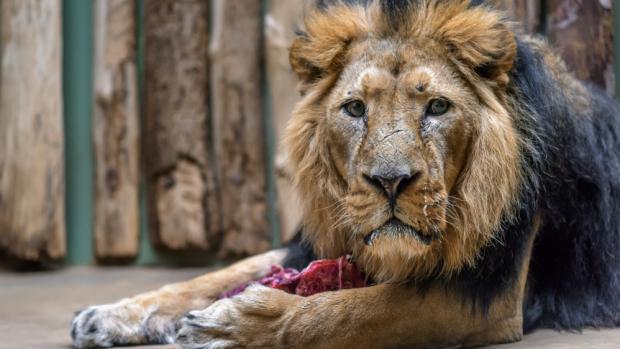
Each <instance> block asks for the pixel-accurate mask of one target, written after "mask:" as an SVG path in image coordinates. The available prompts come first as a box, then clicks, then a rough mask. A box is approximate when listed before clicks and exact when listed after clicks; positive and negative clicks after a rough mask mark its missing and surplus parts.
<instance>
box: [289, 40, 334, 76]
mask: <svg viewBox="0 0 620 349" xmlns="http://www.w3.org/2000/svg"><path fill="white" fill-rule="evenodd" d="M312 46H313V45H312V44H311V43H310V39H309V38H308V37H307V36H306V34H305V33H301V34H299V35H298V36H297V38H296V39H295V40H294V41H293V44H292V46H291V51H290V54H289V60H290V63H291V68H292V69H293V72H295V74H297V77H298V78H299V80H300V81H301V82H302V83H311V82H312V81H316V80H318V79H320V78H321V76H322V75H323V74H324V73H325V70H326V69H327V66H326V64H325V62H322V61H321V60H320V59H317V58H319V57H317V55H316V54H315V53H314V52H312Z"/></svg>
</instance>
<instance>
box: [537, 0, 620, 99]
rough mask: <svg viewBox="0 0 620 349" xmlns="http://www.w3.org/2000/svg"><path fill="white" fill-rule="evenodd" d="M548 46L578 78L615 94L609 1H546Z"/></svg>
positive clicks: (611, 16)
mask: <svg viewBox="0 0 620 349" xmlns="http://www.w3.org/2000/svg"><path fill="white" fill-rule="evenodd" d="M547 5H548V9H547V10H548V14H549V27H548V35H549V40H550V41H551V43H552V44H553V45H554V46H555V47H557V48H558V49H559V51H560V53H561V54H562V57H563V58H564V60H565V61H566V63H567V64H568V66H569V67H570V68H571V69H572V70H573V71H574V72H575V73H576V75H577V77H578V78H580V79H584V80H590V81H592V82H594V83H596V84H597V85H599V86H601V87H602V88H604V89H606V90H607V92H608V93H609V94H610V95H613V94H614V88H615V77H614V61H613V49H614V46H613V44H614V40H613V30H614V28H613V13H612V1H611V0H591V1H577V0H547Z"/></svg>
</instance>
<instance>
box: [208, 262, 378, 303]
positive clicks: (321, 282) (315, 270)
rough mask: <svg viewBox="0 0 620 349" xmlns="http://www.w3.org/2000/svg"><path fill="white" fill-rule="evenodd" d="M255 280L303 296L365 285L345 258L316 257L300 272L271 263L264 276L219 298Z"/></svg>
mask: <svg viewBox="0 0 620 349" xmlns="http://www.w3.org/2000/svg"><path fill="white" fill-rule="evenodd" d="M254 283H259V284H261V285H265V286H268V287H271V288H277V289H280V290H283V291H285V292H288V293H293V294H297V295H299V296H304V297H306V296H311V295H313V294H316V293H320V292H325V291H337V290H343V289H347V288H356V287H364V286H366V278H365V276H364V274H363V273H361V272H360V271H359V270H358V269H357V268H356V267H355V264H353V263H351V262H350V261H349V258H348V257H340V258H338V259H321V260H317V261H314V262H312V263H310V264H309V265H308V266H307V267H306V268H305V269H304V270H302V271H301V272H299V271H297V270H295V269H293V268H283V267H281V266H279V265H273V266H271V271H270V272H269V273H268V274H267V275H265V276H263V277H262V278H260V279H258V280H254V281H251V282H247V283H245V284H243V285H240V286H238V287H236V288H233V289H231V290H229V291H226V292H224V293H222V294H221V295H220V297H219V298H220V299H221V298H229V297H232V296H235V295H237V294H239V293H241V292H243V291H244V290H245V289H246V288H247V287H248V286H249V285H251V284H254Z"/></svg>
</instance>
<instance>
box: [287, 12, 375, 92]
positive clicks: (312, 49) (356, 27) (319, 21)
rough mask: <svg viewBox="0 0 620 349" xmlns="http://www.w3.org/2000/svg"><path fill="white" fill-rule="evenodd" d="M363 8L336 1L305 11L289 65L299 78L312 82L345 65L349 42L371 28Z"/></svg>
mask: <svg viewBox="0 0 620 349" xmlns="http://www.w3.org/2000/svg"><path fill="white" fill-rule="evenodd" d="M365 16H366V14H365V11H364V8H363V7H361V6H352V5H350V6H346V5H338V6H333V7H330V9H329V11H321V10H314V11H312V12H311V13H309V14H308V15H306V18H305V21H304V24H305V31H304V32H300V33H299V34H298V35H297V38H296V39H295V40H294V41H293V44H292V46H291V51H290V55H289V59H290V63H291V67H292V68H293V71H294V72H295V73H296V74H297V76H298V77H299V79H300V80H301V82H302V85H308V84H312V83H313V82H316V81H317V80H319V79H321V78H322V77H324V76H326V75H328V74H330V73H332V72H336V71H338V70H340V69H342V67H343V66H344V64H345V62H344V59H345V54H346V52H347V48H348V46H349V44H350V43H351V42H352V41H353V40H355V39H356V38H357V37H359V36H360V35H362V34H363V33H366V32H368V30H370V29H369V28H368V25H367V21H366V17H365Z"/></svg>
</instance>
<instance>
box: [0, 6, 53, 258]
mask: <svg viewBox="0 0 620 349" xmlns="http://www.w3.org/2000/svg"><path fill="white" fill-rule="evenodd" d="M60 19H61V3H60V1H59V0H50V1H39V0H3V1H2V2H1V18H0V22H1V27H0V28H1V29H0V30H1V42H2V51H1V52H2V53H1V62H2V65H1V68H0V69H1V72H0V75H1V77H0V247H1V248H4V249H8V251H9V253H11V254H12V255H14V256H16V257H18V258H22V259H26V260H41V259H43V258H59V257H62V256H63V255H64V254H65V221H64V203H65V202H64V167H63V165H64V164H63V127H62V126H63V122H62V79H61V64H62V63H61V23H60Z"/></svg>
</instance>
